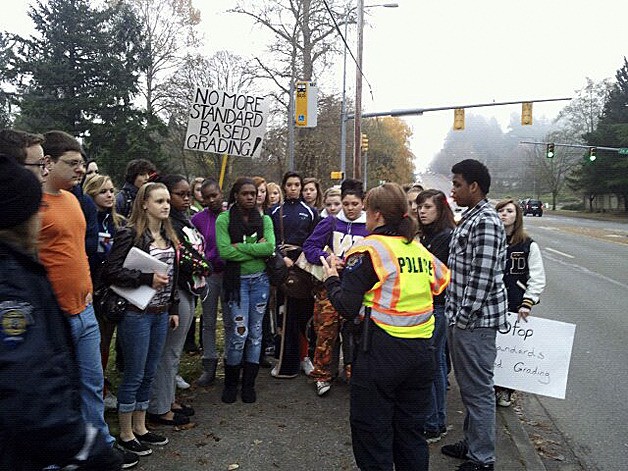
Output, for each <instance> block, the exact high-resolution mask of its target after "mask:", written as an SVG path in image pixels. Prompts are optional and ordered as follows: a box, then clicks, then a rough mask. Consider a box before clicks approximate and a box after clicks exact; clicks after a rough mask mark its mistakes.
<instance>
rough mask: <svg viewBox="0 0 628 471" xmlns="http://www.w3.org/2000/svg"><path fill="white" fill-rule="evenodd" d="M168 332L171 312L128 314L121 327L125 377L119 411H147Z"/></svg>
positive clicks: (119, 332) (121, 385)
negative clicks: (169, 313)
mask: <svg viewBox="0 0 628 471" xmlns="http://www.w3.org/2000/svg"><path fill="white" fill-rule="evenodd" d="M167 333H168V313H167V312H162V313H160V314H149V313H146V312H137V311H126V313H125V314H124V317H123V318H122V320H121V321H120V323H119V324H118V338H119V339H120V347H121V348H122V353H123V354H124V375H123V376H122V382H121V383H120V387H119V388H118V411H119V412H122V413H125V412H133V411H136V410H137V411H143V410H147V409H148V401H149V399H150V389H151V385H152V384H153V378H154V377H155V372H156V371H157V366H158V364H159V359H160V358H161V352H162V350H163V348H164V344H165V343H166V334H167Z"/></svg>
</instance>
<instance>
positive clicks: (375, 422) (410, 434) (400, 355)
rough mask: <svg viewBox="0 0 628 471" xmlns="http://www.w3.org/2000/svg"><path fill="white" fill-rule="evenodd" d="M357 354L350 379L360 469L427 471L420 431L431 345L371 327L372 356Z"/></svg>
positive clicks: (428, 390) (355, 449)
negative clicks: (391, 334)
mask: <svg viewBox="0 0 628 471" xmlns="http://www.w3.org/2000/svg"><path fill="white" fill-rule="evenodd" d="M358 348H359V351H358V354H357V358H356V360H355V361H354V363H353V375H352V377H351V437H352V441H353V454H354V456H355V460H356V463H357V465H358V467H359V468H360V469H361V470H362V471H365V470H368V471H374V470H377V471H384V470H385V471H391V470H392V469H393V464H394V467H395V468H394V469H395V470H396V471H406V470H408V471H409V470H412V471H421V470H427V469H428V467H429V450H428V446H427V442H426V441H425V439H424V438H423V436H422V431H423V425H424V422H425V417H426V413H427V411H428V408H429V405H430V394H431V388H432V381H433V380H434V373H435V361H434V350H433V348H432V347H431V346H430V340H429V339H401V338H396V337H392V336H390V335H388V334H387V333H386V332H384V331H383V330H382V329H380V328H379V327H377V326H372V328H371V329H370V341H369V349H368V351H367V352H364V351H363V350H362V346H361V345H359V346H358Z"/></svg>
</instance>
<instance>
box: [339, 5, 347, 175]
mask: <svg viewBox="0 0 628 471" xmlns="http://www.w3.org/2000/svg"><path fill="white" fill-rule="evenodd" d="M348 24H349V11H346V12H345V41H346V40H347V25H348ZM343 51H344V54H343V58H342V104H341V105H340V171H341V172H342V178H345V176H346V175H347V173H346V172H347V47H346V46H345V47H344V48H343Z"/></svg>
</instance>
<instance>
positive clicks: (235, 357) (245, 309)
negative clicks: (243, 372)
mask: <svg viewBox="0 0 628 471" xmlns="http://www.w3.org/2000/svg"><path fill="white" fill-rule="evenodd" d="M269 291H270V285H269V282H268V276H267V275H266V273H265V272H261V273H254V274H252V275H243V276H241V277H240V303H239V304H238V303H235V302H233V301H230V302H229V309H230V311H231V321H232V323H233V330H232V331H231V335H230V339H229V343H228V345H227V364H228V365H230V366H235V365H239V364H240V363H242V358H243V357H244V361H246V362H249V363H259V357H260V352H261V349H262V320H263V319H264V312H265V311H266V304H268V295H269ZM245 347H246V348H245Z"/></svg>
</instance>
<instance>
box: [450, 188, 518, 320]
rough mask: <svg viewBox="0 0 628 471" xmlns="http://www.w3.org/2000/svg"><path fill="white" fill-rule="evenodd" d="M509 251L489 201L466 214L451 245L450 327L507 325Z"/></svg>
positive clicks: (453, 236)
mask: <svg viewBox="0 0 628 471" xmlns="http://www.w3.org/2000/svg"><path fill="white" fill-rule="evenodd" d="M506 248H507V244H506V234H505V232H504V226H503V224H502V222H501V221H500V219H499V217H498V215H497V213H496V212H495V210H494V209H493V208H492V207H491V206H490V205H489V203H488V200H486V199H483V200H482V201H480V202H479V203H478V204H477V205H476V206H475V207H473V208H471V209H469V210H467V211H466V212H465V213H464V214H463V216H462V220H461V221H460V224H459V225H458V227H456V229H455V230H454V232H453V233H452V236H451V242H450V244H449V260H448V263H447V266H448V267H449V269H450V270H451V283H450V284H449V287H448V288H447V302H446V307H445V314H446V316H447V319H449V323H450V324H455V325H456V326H458V327H460V328H461V329H467V328H474V327H493V328H499V327H502V326H504V325H505V324H506V311H507V307H508V302H507V294H506V288H505V286H504V270H505V268H506Z"/></svg>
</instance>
